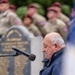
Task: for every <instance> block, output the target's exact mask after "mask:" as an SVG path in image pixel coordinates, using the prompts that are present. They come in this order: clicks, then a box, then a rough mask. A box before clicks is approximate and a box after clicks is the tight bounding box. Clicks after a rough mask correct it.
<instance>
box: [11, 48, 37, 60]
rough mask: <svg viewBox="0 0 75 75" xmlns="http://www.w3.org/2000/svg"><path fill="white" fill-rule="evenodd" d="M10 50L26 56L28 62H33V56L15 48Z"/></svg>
mask: <svg viewBox="0 0 75 75" xmlns="http://www.w3.org/2000/svg"><path fill="white" fill-rule="evenodd" d="M12 49H13V50H14V51H16V52H18V54H23V55H25V56H27V57H28V58H29V60H31V61H34V60H35V58H36V56H35V55H34V54H29V53H27V52H24V51H22V50H20V49H18V48H16V47H12Z"/></svg>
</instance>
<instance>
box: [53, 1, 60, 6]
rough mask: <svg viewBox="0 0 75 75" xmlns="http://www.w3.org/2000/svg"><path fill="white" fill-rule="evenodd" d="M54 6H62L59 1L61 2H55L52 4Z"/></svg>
mask: <svg viewBox="0 0 75 75" xmlns="http://www.w3.org/2000/svg"><path fill="white" fill-rule="evenodd" d="M52 6H57V7H61V3H59V2H55V3H53V4H52Z"/></svg>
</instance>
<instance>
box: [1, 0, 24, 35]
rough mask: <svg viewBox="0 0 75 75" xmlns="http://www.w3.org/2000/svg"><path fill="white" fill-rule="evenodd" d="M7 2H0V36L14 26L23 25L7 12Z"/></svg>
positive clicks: (17, 18)
mask: <svg viewBox="0 0 75 75" xmlns="http://www.w3.org/2000/svg"><path fill="white" fill-rule="evenodd" d="M9 6H10V4H9V1H8V0H1V2H0V11H1V14H0V36H2V35H3V34H5V33H6V31H7V30H8V29H9V28H10V27H11V26H14V25H23V24H22V21H21V20H20V18H19V17H18V16H17V15H16V14H15V13H13V12H11V11H10V10H9Z"/></svg>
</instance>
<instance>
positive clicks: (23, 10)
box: [16, 6, 27, 19]
mask: <svg viewBox="0 0 75 75" xmlns="http://www.w3.org/2000/svg"><path fill="white" fill-rule="evenodd" d="M26 12H27V7H25V6H22V7H19V8H18V9H17V11H16V13H17V15H18V16H19V17H20V18H21V19H22V18H23V16H24V15H25V14H26Z"/></svg>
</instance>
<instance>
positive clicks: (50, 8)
mask: <svg viewBox="0 0 75 75" xmlns="http://www.w3.org/2000/svg"><path fill="white" fill-rule="evenodd" d="M47 11H53V12H55V13H57V10H56V9H55V8H54V7H49V8H48V9H47Z"/></svg>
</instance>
